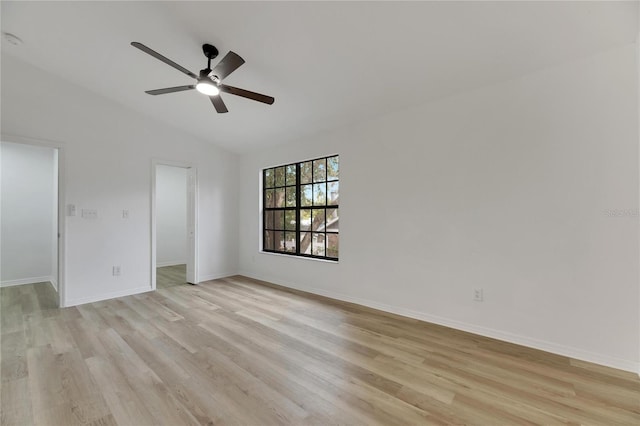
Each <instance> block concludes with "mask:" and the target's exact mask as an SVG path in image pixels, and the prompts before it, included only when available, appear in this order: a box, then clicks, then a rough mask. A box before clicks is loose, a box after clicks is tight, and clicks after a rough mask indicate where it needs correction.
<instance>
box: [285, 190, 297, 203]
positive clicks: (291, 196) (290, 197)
mask: <svg viewBox="0 0 640 426" xmlns="http://www.w3.org/2000/svg"><path fill="white" fill-rule="evenodd" d="M286 191H287V195H286V205H287V207H295V206H296V187H295V186H287V188H286Z"/></svg>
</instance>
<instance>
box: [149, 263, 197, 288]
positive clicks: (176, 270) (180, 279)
mask: <svg viewBox="0 0 640 426" xmlns="http://www.w3.org/2000/svg"><path fill="white" fill-rule="evenodd" d="M176 285H190V284H188V283H187V265H173V266H163V267H161V268H156V288H157V289H158V290H160V289H163V288H169V287H173V286H176Z"/></svg>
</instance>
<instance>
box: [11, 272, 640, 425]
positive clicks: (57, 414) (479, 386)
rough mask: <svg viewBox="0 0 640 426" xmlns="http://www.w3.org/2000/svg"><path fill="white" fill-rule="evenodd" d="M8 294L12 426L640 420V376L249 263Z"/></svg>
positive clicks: (628, 422)
mask: <svg viewBox="0 0 640 426" xmlns="http://www.w3.org/2000/svg"><path fill="white" fill-rule="evenodd" d="M47 285H48V284H47ZM0 297H1V300H0V302H1V303H0V307H1V309H2V311H1V313H0V314H1V322H0V328H1V332H2V341H1V342H2V350H1V356H2V357H1V375H2V381H1V387H0V391H1V394H0V397H1V400H2V402H1V410H2V411H1V423H2V425H7V426H8V425H31V424H36V425H65V426H66V425H75V424H84V425H96V426H97V425H116V424H118V425H136V426H139V425H198V424H206V425H210V424H220V425H279V424H290V425H334V424H342V425H346V424H354V425H356V424H363V425H378V424H380V425H411V424H415V425H417V424H443V425H444V424H470V425H514V424H518V425H520V424H545V425H547V424H592V425H638V424H640V380H639V379H638V377H637V376H636V375H635V374H632V373H627V372H623V371H619V370H614V369H609V368H605V367H600V366H597V365H593V364H589V363H585V362H580V361H576V360H572V359H570V358H566V357H562V356H557V355H552V354H549V353H544V352H540V351H536V350H532V349H527V348H523V347H521V346H517V345H512V344H508V343H504V342H499V341H496V340H492V339H488V338H483V337H479V336H476V335H472V334H469V333H464V332H460V331H456V330H452V329H448V328H445V327H440V326H436V325H432V324H427V323H423V322H420V321H416V320H412V319H408V318H403V317H400V316H396V315H391V314H387V313H383V312H380V311H376V310H373V309H368V308H364V307H360V306H357V305H352V304H348V303H342V302H337V301H333V300H330V299H325V298H322V297H318V296H313V295H309V294H305V293H302V292H296V291H289V290H286V289H283V288H279V287H277V286H273V285H268V284H266V283H260V282H257V281H254V280H251V279H248V278H244V277H231V278H227V279H222V280H216V281H210V282H207V283H204V284H201V285H198V286H192V285H172V286H168V287H166V288H163V289H159V290H157V291H156V292H152V293H145V294H141V295H135V296H128V297H122V298H119V299H113V300H110V301H105V302H99V303H91V304H86V305H82V306H77V307H72V308H66V309H57V308H55V307H53V305H52V302H51V298H50V296H48V295H47V289H46V288H45V287H43V285H40V284H38V285H26V286H19V287H9V288H3V289H1V290H0Z"/></svg>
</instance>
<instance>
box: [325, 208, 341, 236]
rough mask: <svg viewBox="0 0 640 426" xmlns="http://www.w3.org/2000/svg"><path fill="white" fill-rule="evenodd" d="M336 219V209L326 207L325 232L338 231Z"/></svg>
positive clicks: (337, 217)
mask: <svg viewBox="0 0 640 426" xmlns="http://www.w3.org/2000/svg"><path fill="white" fill-rule="evenodd" d="M338 219H339V216H338V209H327V229H326V231H327V232H329V231H331V232H338Z"/></svg>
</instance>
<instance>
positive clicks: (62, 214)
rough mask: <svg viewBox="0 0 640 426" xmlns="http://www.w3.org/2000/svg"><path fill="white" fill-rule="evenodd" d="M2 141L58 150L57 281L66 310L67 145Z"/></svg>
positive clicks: (21, 138) (2, 136)
mask: <svg viewBox="0 0 640 426" xmlns="http://www.w3.org/2000/svg"><path fill="white" fill-rule="evenodd" d="M0 140H1V141H6V142H13V143H22V144H26V145H37V146H45V147H49V148H54V149H57V150H58V234H59V235H60V237H59V238H58V277H57V279H55V281H56V291H57V294H58V306H60V307H61V308H64V307H65V306H67V304H66V302H67V301H66V294H67V292H66V271H67V244H66V229H67V215H66V209H65V206H66V200H67V198H66V176H65V170H66V163H65V161H66V160H65V150H66V148H65V143H64V142H61V141H56V140H50V139H40V138H31V137H27V136H19V135H13V134H9V133H1V134H0Z"/></svg>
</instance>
